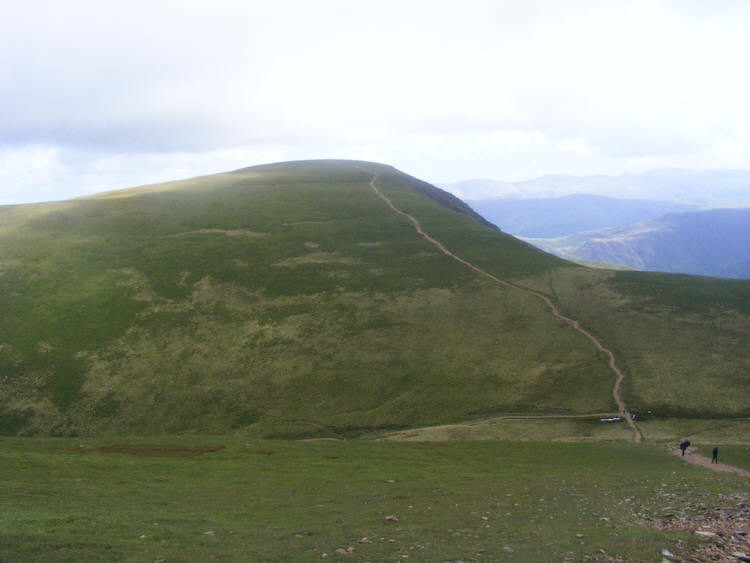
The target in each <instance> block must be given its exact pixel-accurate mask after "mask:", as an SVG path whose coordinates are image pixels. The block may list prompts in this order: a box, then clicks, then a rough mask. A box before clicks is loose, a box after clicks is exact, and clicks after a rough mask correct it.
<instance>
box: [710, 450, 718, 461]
mask: <svg viewBox="0 0 750 563" xmlns="http://www.w3.org/2000/svg"><path fill="white" fill-rule="evenodd" d="M712 453H713V456H712V457H711V463H719V448H714V451H713V452H712Z"/></svg>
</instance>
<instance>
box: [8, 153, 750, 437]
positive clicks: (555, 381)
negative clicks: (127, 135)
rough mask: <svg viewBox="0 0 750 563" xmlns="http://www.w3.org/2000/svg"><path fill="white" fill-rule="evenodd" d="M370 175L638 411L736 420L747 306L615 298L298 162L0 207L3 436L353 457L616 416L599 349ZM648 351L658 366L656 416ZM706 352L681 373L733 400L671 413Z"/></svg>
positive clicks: (483, 230) (337, 170)
mask: <svg viewBox="0 0 750 563" xmlns="http://www.w3.org/2000/svg"><path fill="white" fill-rule="evenodd" d="M374 177H377V180H376V181H377V186H378V189H379V190H381V191H382V193H383V194H385V195H386V196H387V197H388V198H390V199H391V201H392V202H393V203H394V204H395V205H396V206H398V208H399V209H402V210H404V211H405V212H407V213H410V214H411V215H412V216H414V217H417V218H419V221H420V223H421V226H422V227H423V228H424V230H425V231H426V232H427V233H429V234H430V235H431V236H432V237H435V238H436V239H437V240H439V241H440V242H441V243H442V244H444V245H445V246H446V247H447V248H450V249H451V250H452V251H453V252H455V253H456V254H457V255H459V256H462V257H465V259H467V260H471V262H472V263H473V264H476V265H477V266H478V267H481V268H483V269H484V270H485V271H487V272H491V273H492V274H493V275H495V276H499V277H500V278H502V279H505V280H511V281H513V282H514V283H516V284H519V285H518V287H520V286H524V287H526V286H527V287H530V288H533V289H534V290H536V291H538V292H540V294H545V295H549V296H550V298H551V299H554V300H555V301H557V302H558V303H559V304H560V305H561V306H562V307H563V309H564V310H565V312H567V313H568V314H569V315H573V316H576V318H578V316H580V319H581V322H583V323H589V324H588V325H585V326H588V328H589V330H592V331H594V333H595V334H596V335H597V336H598V337H599V338H601V339H602V341H603V342H604V343H605V344H606V345H608V346H610V347H612V349H613V351H614V352H615V355H616V357H617V361H618V362H619V363H620V365H621V366H622V368H623V370H624V371H625V373H626V375H627V377H628V379H627V380H626V382H625V394H626V397H627V398H628V400H631V401H632V403H633V404H634V405H635V406H636V407H637V408H638V409H647V408H649V406H650V405H654V404H659V405H667V406H668V407H669V408H671V409H672V410H671V411H670V412H672V413H673V414H674V413H677V414H679V413H680V412H683V411H684V412H688V413H693V412H701V413H709V414H711V415H712V416H714V415H717V416H723V415H735V414H737V413H744V412H746V411H747V409H748V408H750V399H748V398H747V395H748V394H747V393H743V392H740V391H745V390H746V385H747V383H746V381H744V380H741V379H739V378H738V377H737V375H736V374H738V373H740V371H741V370H744V371H741V373H747V371H748V370H747V368H748V367H750V366H748V359H747V357H746V354H742V353H741V350H743V349H744V350H746V349H747V347H748V344H750V342H748V334H750V331H747V330H745V329H746V328H747V324H748V318H749V317H750V311H747V310H746V307H747V305H746V303H747V301H745V300H744V299H745V297H746V296H747V294H748V285H747V284H739V285H736V286H731V287H730V286H724V285H720V286H716V285H710V284H708V285H707V284H704V283H703V282H700V281H699V282H695V283H692V282H691V283H692V285H689V286H686V287H687V289H685V288H682V287H677V288H672V289H670V290H669V292H668V293H669V294H670V295H671V294H676V293H675V292H677V290H680V291H683V292H686V293H685V295H684V296H683V297H681V299H683V300H685V301H686V302H687V303H688V304H690V305H693V304H694V303H695V302H696V300H695V299H693V298H692V297H691V296H696V295H701V296H703V303H704V305H705V307H704V309H701V311H700V313H699V314H698V316H696V315H697V314H696V313H695V312H694V311H692V310H691V309H685V310H683V309H682V308H681V307H682V306H681V305H674V304H672V303H671V302H664V303H665V304H662V303H663V299H664V298H665V293H664V286H663V285H661V281H660V280H661V279H662V278H658V279H657V282H656V283H655V285H654V284H652V285H649V284H648V283H646V284H644V283H642V282H643V279H644V278H636V279H634V280H629V281H623V278H620V277H617V276H614V277H613V274H610V273H606V272H595V271H591V270H588V269H585V268H581V267H578V266H575V265H573V264H570V263H567V262H564V261H562V260H560V259H559V258H556V257H553V256H551V255H549V254H545V253H542V252H540V251H539V250H537V249H535V248H533V247H532V246H530V245H528V244H526V243H524V242H521V241H519V240H518V239H515V238H513V237H511V236H509V235H505V234H503V233H502V232H499V231H497V230H495V229H492V228H490V227H488V226H487V225H486V224H485V223H484V222H483V221H481V220H480V219H478V218H477V217H476V216H474V215H472V213H471V212H470V210H468V209H467V208H466V207H465V205H464V204H463V203H462V202H460V201H458V200H456V199H455V198H453V197H450V196H447V195H446V194H444V193H443V192H441V191H439V190H437V189H436V188H434V187H432V186H429V185H426V184H424V183H422V182H420V181H418V180H416V179H415V178H412V177H410V176H407V175H405V174H403V173H401V172H399V171H397V170H395V169H393V168H391V167H387V166H383V165H377V164H372V163H364V162H351V161H310V162H297V163H283V164H276V165H267V166H259V167H253V168H248V169H243V170H238V171H236V172H232V173H226V174H217V175H214V176H206V177H202V178H195V179H192V180H186V181H181V182H173V183H168V184H161V185H155V186H146V187H141V188H135V189H131V190H123V191H117V192H110V193H105V194H101V195H99V196H95V197H87V198H81V199H77V200H72V201H67V202H61V203H50V204H38V205H26V206H12V207H5V208H0V261H1V262H2V264H1V265H0V270H2V275H0V310H2V311H3V315H2V317H0V352H1V354H0V386H1V387H0V395H1V396H2V398H3V401H2V403H0V430H1V431H2V432H3V433H5V434H52V435H60V434H66V435H76V434H112V433H123V434H134V433H135V434H139V433H140V434H164V433H174V432H185V431H202V432H230V431H242V432H249V433H255V434H257V435H263V436H308V435H348V434H352V433H358V432H362V431H366V430H368V429H372V428H399V427H412V426H419V425H429V424H439V423H444V422H451V421H459V420H466V419H470V418H476V417H478V416H483V415H490V414H494V413H500V412H506V413H507V412H513V413H527V414H532V415H533V414H550V413H557V414H578V413H580V414H588V413H597V412H611V411H612V410H614V409H615V404H614V401H613V398H612V386H613V383H614V376H613V374H612V371H611V369H610V366H609V365H608V359H607V357H606V356H605V355H604V354H602V353H601V352H600V351H599V350H598V349H597V348H596V347H594V346H592V343H591V341H589V340H588V339H586V338H584V337H583V336H582V335H581V333H580V332H577V331H575V330H571V327H570V326H569V325H568V324H567V323H565V322H563V321H561V320H560V319H559V318H557V317H555V316H553V315H552V314H550V309H549V307H548V306H547V305H546V304H545V303H544V302H543V301H542V300H541V299H540V298H539V297H537V296H534V295H532V294H530V293H528V292H526V291H521V290H519V289H518V288H514V287H510V286H503V285H499V284H498V283H495V282H494V281H492V280H491V279H489V278H487V277H486V276H483V275H479V274H477V272H476V271H475V270H472V269H471V268H468V267H467V266H466V264H464V263H461V262H459V261H457V260H455V259H453V258H451V257H449V256H447V255H446V254H445V253H443V252H442V251H440V250H439V249H438V248H437V247H436V246H435V245H434V244H433V243H431V242H430V241H428V240H427V239H425V238H424V237H423V236H421V235H420V234H419V233H418V232H417V231H416V230H415V227H414V225H413V224H412V222H411V221H410V220H409V219H408V218H407V217H405V216H403V215H401V214H399V213H396V212H394V209H391V208H390V207H389V206H388V205H385V204H384V201H383V200H382V199H381V198H380V197H378V195H377V194H376V193H375V192H374V191H373V189H372V187H371V185H370V182H371V180H372V179H373V178H374ZM649 283H650V282H649ZM655 296H659V297H658V299H657V298H655ZM659 299H661V300H662V301H660V300H659ZM665 319H668V322H669V323H670V326H680V327H683V329H682V332H681V333H680V335H679V342H686V341H688V340H689V339H690V338H696V339H697V338H700V339H702V341H703V342H704V344H703V347H702V348H699V347H692V348H691V349H689V350H687V351H685V350H680V351H679V355H677V353H676V352H675V353H673V352H672V350H671V349H670V348H669V346H671V343H672V338H673V335H672V334H669V333H663V334H660V335H658V336H656V335H651V334H649V335H647V334H646V332H648V331H650V330H652V329H653V328H654V326H661V325H660V324H658V323H663V322H664V321H665ZM720 321H721V322H724V321H726V322H724V324H723V325H722V327H723V329H722V331H720V332H719V333H718V334H717V333H716V326H717V323H718V322H720ZM615 325H617V326H615ZM707 339H708V340H707ZM644 343H647V344H649V345H650V346H654V345H657V344H658V345H660V346H665V348H664V349H663V353H662V354H661V356H660V357H659V358H658V360H657V361H658V362H660V366H661V369H662V372H669V374H670V375H669V378H668V381H666V382H664V385H663V386H662V388H663V389H664V390H665V392H664V394H663V395H660V396H659V397H657V399H658V400H655V399H654V397H652V396H651V395H649V394H648V389H647V388H648V385H649V381H651V380H652V379H650V378H653V374H652V373H651V372H650V370H651V369H652V368H653V365H651V364H649V363H648V361H652V360H651V355H649V354H651V353H652V352H647V351H645V350H643V349H642V346H643V344H644ZM717 354H722V356H721V361H720V362H716V363H715V365H714V366H712V367H711V368H709V369H708V370H706V369H704V370H703V372H702V374H701V375H699V376H695V375H693V374H690V376H691V378H692V379H691V381H692V382H693V383H692V384H693V385H699V384H700V385H703V384H705V382H706V381H713V382H715V381H719V380H721V381H722V382H723V383H724V385H723V387H722V388H721V390H720V391H719V392H718V393H716V394H714V395H713V396H712V398H711V402H710V404H709V403H707V402H706V396H705V395H700V394H699V395H692V394H691V393H682V391H681V389H682V385H683V383H684V382H685V381H686V379H685V378H686V377H687V376H688V374H687V373H686V372H683V371H681V370H682V369H683V368H685V367H686V366H693V365H701V366H706V365H707V359H708V358H711V357H716V355H717ZM644 384H645V385H646V387H644ZM685 397H689V398H688V399H687V400H686V399H685ZM681 409H682V410H681Z"/></svg>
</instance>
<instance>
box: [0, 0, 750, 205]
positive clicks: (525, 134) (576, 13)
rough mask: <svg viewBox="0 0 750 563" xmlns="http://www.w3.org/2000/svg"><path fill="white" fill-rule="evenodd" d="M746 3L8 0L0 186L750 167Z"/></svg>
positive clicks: (67, 191) (3, 30) (81, 189)
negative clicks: (296, 173) (303, 167)
mask: <svg viewBox="0 0 750 563" xmlns="http://www.w3.org/2000/svg"><path fill="white" fill-rule="evenodd" d="M749 24H750V5H747V4H746V3H743V2H731V1H726V2H712V3H707V2H706V3H704V2H699V1H685V2H679V1H671V2H670V1H661V2H660V1H648V2H647V1H636V2H629V3H616V2H588V1H571V2H555V1H552V0H547V1H536V2H491V1H479V0H476V1H469V2H464V3H461V5H460V6H459V5H457V4H455V3H453V2H450V3H441V2H427V1H423V0H420V1H414V2H409V3H404V2H395V1H384V2H380V3H377V4H373V3H359V2H343V1H336V0H320V1H319V2H315V3H306V2H299V1H289V0H286V1H280V2H275V3H273V5H268V3H259V2H241V1H239V0H238V1H230V0H223V1H217V2H212V3H210V4H208V3H205V2H196V1H185V2H174V1H163V2H156V3H154V2H144V1H140V0H137V1H133V2H128V3H101V2H92V1H84V0H72V1H68V2H62V3H61V2H52V1H49V2H44V1H34V0H30V1H28V2H24V3H17V4H16V3H13V4H12V5H7V6H5V7H4V10H3V18H2V20H0V37H2V39H0V42H1V43H2V48H0V204H2V203H18V202H25V201H41V200H49V199H63V198H67V197H73V196H77V195H82V194H85V193H91V192H95V191H101V190H105V189H112V188H118V187H127V186H133V185H138V184H143V183H148V182H155V181H163V180H169V179H174V178H176V177H186V176H192V175H197V174H205V173H211V172H220V171H224V170H229V169H235V168H240V167H243V166H249V165H253V164H261V163H264V162H272V161H281V160H295V159H307V158H355V159H363V160H376V161H380V162H387V163H389V164H393V165H395V166H397V167H399V168H401V169H402V170H405V171H407V172H409V173H411V174H414V175H417V176H420V177H422V178H424V179H426V180H429V181H433V182H452V181H458V180H461V179H467V178H494V179H498V180H506V181H519V180H525V179H530V178H534V177H539V176H542V175H545V174H555V173H569V174H593V173H605V174H620V173H623V172H628V171H630V172H641V171H645V170H648V169H653V168H661V167H684V168H692V169H696V168H714V169H721V168H750V109H749V108H748V105H747V99H749V98H750V77H749V76H748V75H747V73H746V72H745V71H744V67H745V56H746V53H748V52H750V36H748V34H747V33H746V30H747V29H748V25H749Z"/></svg>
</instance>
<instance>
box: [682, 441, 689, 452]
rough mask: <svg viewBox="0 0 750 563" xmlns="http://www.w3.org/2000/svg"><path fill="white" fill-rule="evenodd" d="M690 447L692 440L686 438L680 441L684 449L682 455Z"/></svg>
mask: <svg viewBox="0 0 750 563" xmlns="http://www.w3.org/2000/svg"><path fill="white" fill-rule="evenodd" d="M689 447H690V440H685V441H684V442H681V443H680V449H681V450H682V455H685V450H686V449H688V448H689Z"/></svg>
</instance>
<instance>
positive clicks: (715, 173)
mask: <svg viewBox="0 0 750 563" xmlns="http://www.w3.org/2000/svg"><path fill="white" fill-rule="evenodd" d="M441 187H442V188H444V189H446V190H448V191H449V192H451V193H454V194H456V195H457V196H458V197H460V198H462V199H464V200H482V199H494V198H508V197H515V198H551V197H555V198H556V197H563V196H568V195H573V194H590V195H604V196H609V197H615V198H620V199H647V200H661V201H674V202H679V203H683V204H690V205H698V206H702V207H713V208H719V207H724V208H728V207H750V170H681V169H677V168H664V169H659V170H652V171H650V172H645V173H642V174H630V173H628V174H623V175H621V176H605V175H594V176H565V175H556V176H542V177H541V178H536V179H533V180H527V181H524V182H500V181H496V180H465V181H462V182H454V183H448V184H441Z"/></svg>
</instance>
